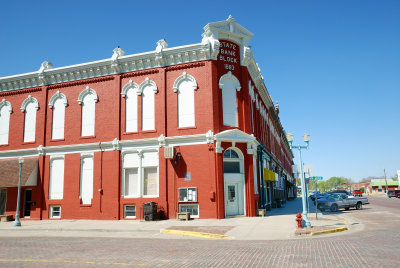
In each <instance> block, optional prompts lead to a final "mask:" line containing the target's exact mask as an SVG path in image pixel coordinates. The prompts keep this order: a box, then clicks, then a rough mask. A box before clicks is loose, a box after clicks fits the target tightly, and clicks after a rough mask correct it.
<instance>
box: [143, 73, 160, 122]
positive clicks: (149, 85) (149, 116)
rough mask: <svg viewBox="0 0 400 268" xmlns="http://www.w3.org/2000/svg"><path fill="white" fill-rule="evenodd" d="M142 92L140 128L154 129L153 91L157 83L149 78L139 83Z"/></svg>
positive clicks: (154, 91)
mask: <svg viewBox="0 0 400 268" xmlns="http://www.w3.org/2000/svg"><path fill="white" fill-rule="evenodd" d="M139 92H140V93H141V94H142V130H155V104H154V103H155V100H154V98H155V93H157V85H156V83H154V82H153V81H152V80H149V78H146V80H145V81H144V82H142V83H141V84H140V87H139Z"/></svg>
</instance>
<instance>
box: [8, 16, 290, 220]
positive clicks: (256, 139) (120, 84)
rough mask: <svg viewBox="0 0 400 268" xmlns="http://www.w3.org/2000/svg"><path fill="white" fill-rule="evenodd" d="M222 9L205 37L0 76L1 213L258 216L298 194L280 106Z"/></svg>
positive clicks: (241, 31) (242, 34)
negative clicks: (153, 208)
mask: <svg viewBox="0 0 400 268" xmlns="http://www.w3.org/2000/svg"><path fill="white" fill-rule="evenodd" d="M252 36H253V34H252V33H251V32H249V31H248V30H246V29H245V28H243V27H242V26H240V25H239V24H238V23H236V21H235V20H234V19H233V18H231V17H229V18H228V19H227V20H226V21H220V22H214V23H209V24H207V25H206V26H205V27H204V34H203V39H202V41H201V43H198V44H193V45H187V46H180V47H173V48H168V45H167V43H166V42H165V40H163V39H162V40H160V41H158V42H157V47H156V49H155V50H154V51H151V52H146V53H141V54H136V55H124V51H123V50H122V49H121V48H116V49H114V54H113V55H112V57H111V58H110V59H105V60H100V61H96V62H89V63H83V64H79V65H74V66H67V67H60V68H53V67H52V64H51V63H49V62H44V63H43V64H42V66H41V68H40V69H39V71H37V72H32V73H27V74H20V75H15V76H9V77H3V78H0V100H1V102H0V170H1V171H0V214H15V209H16V203H17V188H18V187H17V185H18V176H19V165H18V159H19V158H21V157H23V159H24V163H23V165H22V171H21V179H22V180H21V181H22V194H21V203H20V204H21V211H20V215H21V216H22V217H23V218H30V219H35V220H38V219H48V218H62V219H130V218H133V219H135V218H142V215H143V214H142V213H143V211H142V206H143V204H144V203H148V202H156V203H157V204H158V211H159V212H161V213H163V214H164V215H165V217H167V218H175V217H176V215H177V213H178V212H186V211H188V212H191V215H192V217H194V218H224V217H228V216H235V215H245V216H255V215H256V210H257V209H259V208H270V207H271V206H274V204H275V202H276V201H277V200H280V201H283V202H284V201H286V200H287V199H289V198H291V197H294V196H295V195H294V193H295V185H294V179H293V176H292V168H291V167H292V164H293V161H292V158H293V154H292V152H291V151H290V149H289V145H288V142H287V140H286V135H285V132H284V130H283V127H282V125H281V123H280V120H279V116H278V113H279V109H278V107H275V106H274V104H273V103H272V99H271V97H270V95H269V93H268V91H267V88H266V87H265V84H264V82H263V77H262V76H261V73H260V70H259V68H258V67H257V64H256V62H255V60H254V55H253V52H252V50H251V49H250V47H249V46H248V43H249V41H250V39H251V38H252Z"/></svg>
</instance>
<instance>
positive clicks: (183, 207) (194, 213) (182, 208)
mask: <svg viewBox="0 0 400 268" xmlns="http://www.w3.org/2000/svg"><path fill="white" fill-rule="evenodd" d="M179 212H189V213H190V217H192V218H198V217H199V204H179Z"/></svg>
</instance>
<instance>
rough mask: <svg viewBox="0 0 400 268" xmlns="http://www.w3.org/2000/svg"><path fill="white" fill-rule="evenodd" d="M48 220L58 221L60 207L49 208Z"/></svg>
mask: <svg viewBox="0 0 400 268" xmlns="http://www.w3.org/2000/svg"><path fill="white" fill-rule="evenodd" d="M49 218H50V219H59V218H61V206H53V205H52V206H50V213H49Z"/></svg>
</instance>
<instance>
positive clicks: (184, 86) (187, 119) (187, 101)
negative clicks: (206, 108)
mask: <svg viewBox="0 0 400 268" xmlns="http://www.w3.org/2000/svg"><path fill="white" fill-rule="evenodd" d="M178 112H179V127H192V126H194V125H195V122H194V89H193V83H192V82H191V81H183V82H181V83H180V85H179V88H178Z"/></svg>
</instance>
